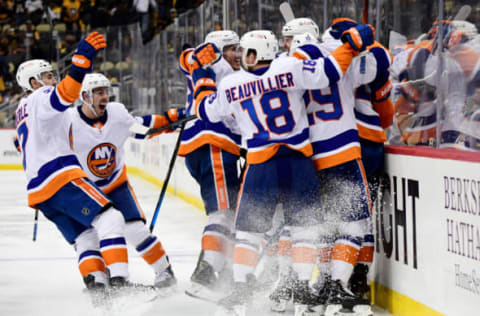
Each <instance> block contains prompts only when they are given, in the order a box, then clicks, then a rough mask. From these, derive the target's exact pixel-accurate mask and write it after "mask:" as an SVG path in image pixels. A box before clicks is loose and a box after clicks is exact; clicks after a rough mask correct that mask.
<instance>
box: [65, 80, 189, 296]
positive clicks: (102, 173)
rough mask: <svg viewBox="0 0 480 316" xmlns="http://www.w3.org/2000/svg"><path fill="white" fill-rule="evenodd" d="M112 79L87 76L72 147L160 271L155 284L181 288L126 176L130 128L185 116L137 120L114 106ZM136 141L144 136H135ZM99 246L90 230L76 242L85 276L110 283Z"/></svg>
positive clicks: (132, 241) (173, 111) (129, 236)
mask: <svg viewBox="0 0 480 316" xmlns="http://www.w3.org/2000/svg"><path fill="white" fill-rule="evenodd" d="M109 88H110V81H109V80H108V79H107V78H106V77H105V76H104V75H102V74H99V73H93V74H87V75H86V76H85V78H84V79H83V83H82V88H81V90H80V100H81V101H82V104H81V106H79V107H75V108H70V109H69V110H68V111H69V112H70V114H71V117H72V126H71V132H70V135H71V137H72V143H71V145H72V147H73V150H74V152H75V154H76V155H77V158H78V159H79V161H80V164H81V166H82V168H83V170H84V171H85V172H86V174H87V175H88V178H89V179H90V180H92V181H93V182H94V183H95V184H96V185H97V186H98V187H99V188H100V189H101V190H102V191H103V193H104V194H105V195H106V196H107V197H108V198H109V199H110V201H112V202H113V204H114V205H115V207H116V208H117V209H118V210H119V211H120V212H122V214H123V217H124V219H125V222H126V224H125V236H126V239H127V242H128V243H129V244H132V245H133V246H134V247H135V249H136V250H137V251H138V253H139V254H140V256H141V257H142V258H143V259H144V260H145V261H146V262H147V264H149V265H150V266H151V267H152V269H153V271H154V272H155V280H154V286H155V287H157V288H160V289H164V288H168V287H171V286H173V285H175V284H176V279H175V276H174V274H173V271H172V269H171V265H170V263H169V261H168V258H167V255H166V253H165V250H164V249H163V246H162V243H161V242H160V240H158V238H157V237H156V236H154V235H152V234H151V233H150V231H149V229H148V227H147V226H146V225H145V222H146V221H145V216H144V215H143V212H142V210H141V208H140V205H139V204H138V201H137V198H136V196H135V193H134V192H133V189H132V187H131V186H130V183H129V181H128V178H127V170H126V166H125V157H124V150H123V147H124V145H125V141H126V140H127V138H128V136H129V135H130V131H129V128H130V127H131V126H132V125H133V124H135V123H137V124H142V125H144V126H146V127H149V128H159V127H162V126H165V125H167V124H169V123H172V122H174V121H176V120H178V118H179V117H180V118H181V116H183V112H182V111H179V112H177V110H176V109H171V110H169V111H168V112H167V113H166V115H165V116H160V115H146V116H142V117H134V116H132V115H131V114H130V113H128V111H127V109H126V108H125V106H124V105H123V104H122V103H118V102H109ZM136 137H137V138H139V137H141V135H136ZM96 248H98V240H97V236H96V234H95V231H93V230H88V233H87V232H85V233H84V234H82V238H81V239H80V238H79V239H77V243H76V250H77V253H78V256H79V258H80V259H79V266H80V272H81V274H82V276H83V277H86V276H87V275H88V274H93V275H95V282H97V283H103V284H105V281H106V275H105V267H103V266H102V265H101V264H99V265H97V266H96V267H95V268H96V269H97V270H96V271H92V268H90V267H93V266H91V265H90V264H89V260H92V259H91V257H89V254H90V253H92V251H95V250H96Z"/></svg>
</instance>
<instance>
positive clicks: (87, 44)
mask: <svg viewBox="0 0 480 316" xmlns="http://www.w3.org/2000/svg"><path fill="white" fill-rule="evenodd" d="M106 46H107V42H106V41H105V38H104V37H103V35H102V34H100V33H98V32H92V33H90V34H88V36H87V37H86V38H84V39H82V40H81V41H80V43H79V44H78V47H77V49H76V50H75V53H74V55H73V57H72V68H75V70H78V71H81V72H84V73H89V72H91V71H92V64H93V59H94V58H95V56H97V53H98V52H99V51H100V50H102V49H103V48H105V47H106Z"/></svg>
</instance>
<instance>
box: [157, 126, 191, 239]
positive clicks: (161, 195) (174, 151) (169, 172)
mask: <svg viewBox="0 0 480 316" xmlns="http://www.w3.org/2000/svg"><path fill="white" fill-rule="evenodd" d="M185 124H186V122H183V123H182V125H181V126H180V132H179V133H178V138H177V143H176V144H175V149H174V150H173V154H172V158H171V159H170V164H169V166H168V171H167V176H166V177H165V181H164V182H163V186H162V190H161V191H160V196H159V198H158V202H157V205H156V206H155V212H154V213H153V217H152V222H151V223H150V232H152V231H153V228H154V227H155V223H156V222H157V217H158V213H159V212H160V207H161V206H162V203H163V198H164V197H165V192H167V187H168V181H169V180H170V176H171V175H172V171H173V166H174V165H175V160H176V159H177V154H178V149H179V148H180V142H181V140H182V134H183V129H184V128H185Z"/></svg>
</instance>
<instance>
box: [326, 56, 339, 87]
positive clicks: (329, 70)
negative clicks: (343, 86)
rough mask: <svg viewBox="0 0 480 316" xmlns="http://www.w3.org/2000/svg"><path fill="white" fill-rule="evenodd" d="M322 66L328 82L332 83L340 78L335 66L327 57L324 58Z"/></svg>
mask: <svg viewBox="0 0 480 316" xmlns="http://www.w3.org/2000/svg"><path fill="white" fill-rule="evenodd" d="M323 68H324V69H325V73H326V74H327V77H328V80H329V81H330V84H333V83H335V82H337V81H338V80H340V74H339V73H338V71H337V68H335V66H334V65H333V63H332V61H331V60H330V59H328V58H325V59H324V65H323Z"/></svg>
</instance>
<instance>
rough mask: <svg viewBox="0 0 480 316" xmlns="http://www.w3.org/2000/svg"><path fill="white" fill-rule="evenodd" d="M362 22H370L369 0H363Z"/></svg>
mask: <svg viewBox="0 0 480 316" xmlns="http://www.w3.org/2000/svg"><path fill="white" fill-rule="evenodd" d="M362 23H363V24H367V23H368V0H363V15H362Z"/></svg>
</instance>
